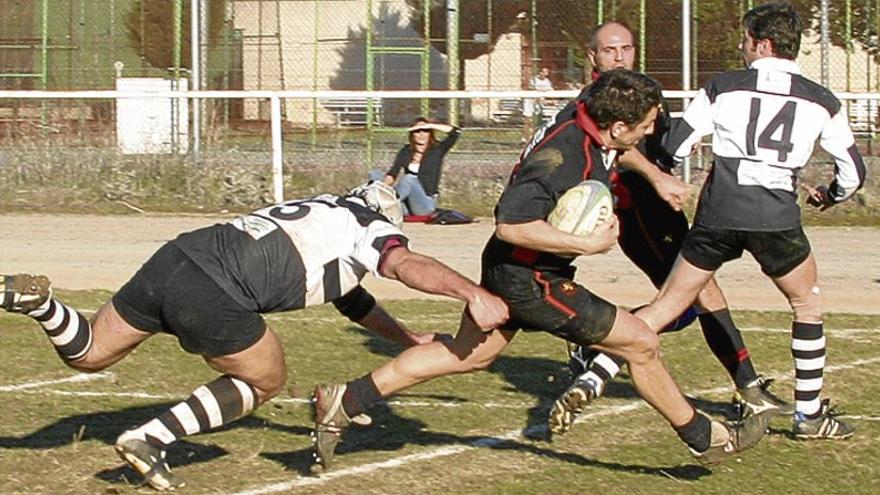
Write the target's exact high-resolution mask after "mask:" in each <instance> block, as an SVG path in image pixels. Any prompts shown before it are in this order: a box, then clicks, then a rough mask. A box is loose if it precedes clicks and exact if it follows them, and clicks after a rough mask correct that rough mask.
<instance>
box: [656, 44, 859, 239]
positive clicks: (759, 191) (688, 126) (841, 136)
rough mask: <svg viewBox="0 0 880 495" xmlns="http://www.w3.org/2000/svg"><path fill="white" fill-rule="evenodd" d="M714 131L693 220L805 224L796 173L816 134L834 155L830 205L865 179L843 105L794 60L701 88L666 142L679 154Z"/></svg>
mask: <svg viewBox="0 0 880 495" xmlns="http://www.w3.org/2000/svg"><path fill="white" fill-rule="evenodd" d="M709 134H711V135H712V153H713V167H712V171H711V173H710V175H709V177H708V179H707V182H706V184H705V186H704V188H703V192H702V194H701V196H700V206H699V209H698V211H697V215H696V218H695V219H694V223H695V224H698V225H703V226H706V227H712V228H720V229H735V230H752V231H777V230H787V229H791V228H795V227H798V226H799V225H800V208H799V207H798V205H797V180H798V173H799V171H800V170H801V169H802V168H803V167H804V166H805V165H806V164H807V161H808V160H809V159H810V156H811V155H812V153H813V148H814V145H815V142H816V140H817V139H819V144H820V146H821V147H822V148H823V149H824V150H825V151H827V152H828V153H829V154H830V155H831V157H832V158H833V160H834V163H835V173H834V180H833V181H832V183H831V185H830V187H829V194H830V197H831V200H832V201H833V202H840V201H843V200H845V199H847V198H848V197H850V196H851V195H852V194H853V193H854V192H855V191H856V190H857V189H858V188H860V187H861V185H862V183H863V182H864V179H865V165H864V162H863V161H862V157H861V155H860V154H859V151H858V149H857V148H856V145H855V140H854V138H853V134H852V130H851V129H850V127H849V123H848V121H847V114H846V111H845V109H844V108H843V107H842V106H841V104H840V101H839V100H838V99H837V98H836V97H835V96H834V95H833V94H832V93H831V91H829V90H828V89H826V88H824V87H822V86H820V85H819V84H816V83H814V82H813V81H810V80H809V79H807V78H805V77H803V76H801V75H800V69H799V68H798V66H797V64H796V63H795V62H794V61H791V60H785V59H780V58H773V57H768V58H762V59H758V60H755V61H754V62H752V65H751V66H750V67H749V69H747V70H740V71H731V72H726V73H723V74H721V75H719V76H717V77H715V78H714V79H713V80H711V81H710V82H709V83H708V84H707V85H706V87H704V88H703V89H701V90H700V91H699V93H698V94H697V96H696V98H695V99H694V100H693V102H692V103H691V104H690V105H689V106H688V107H687V109H685V112H684V115H683V116H682V119H680V120H678V121H677V122H676V123H675V124H674V125H673V126H672V128H671V130H670V132H669V133H668V134H667V135H666V137H665V139H664V145H665V147H666V149H667V150H669V152H670V153H672V154H673V155H675V157H676V158H678V159H681V158H683V157H685V156H687V155H689V154H690V152H691V148H692V147H693V146H694V144H696V143H698V142H699V141H700V139H701V138H702V137H703V136H706V135H709Z"/></svg>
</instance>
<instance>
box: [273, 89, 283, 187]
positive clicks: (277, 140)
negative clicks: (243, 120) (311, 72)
mask: <svg viewBox="0 0 880 495" xmlns="http://www.w3.org/2000/svg"><path fill="white" fill-rule="evenodd" d="M269 102H270V103H271V112H270V113H271V117H272V185H273V189H274V197H275V202H276V203H281V202H282V201H284V154H283V149H282V147H283V140H282V139H281V138H282V136H281V98H280V97H278V96H272V97H270V98H269Z"/></svg>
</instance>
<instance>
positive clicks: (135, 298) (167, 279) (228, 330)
mask: <svg viewBox="0 0 880 495" xmlns="http://www.w3.org/2000/svg"><path fill="white" fill-rule="evenodd" d="M401 221H402V213H401V211H400V203H399V201H398V199H397V194H396V193H395V192H394V190H393V189H392V188H391V187H390V186H387V185H386V184H383V183H380V182H376V183H372V184H369V185H367V186H363V187H360V188H358V189H356V190H354V191H352V193H351V194H350V195H347V196H343V197H337V196H331V195H322V196H318V197H315V198H309V199H303V200H294V201H288V202H285V203H282V204H278V205H273V206H270V207H267V208H263V209H261V210H257V211H255V212H253V213H251V214H249V215H245V216H242V217H239V218H237V219H235V220H233V221H232V222H229V223H225V224H218V225H214V226H211V227H206V228H203V229H199V230H196V231H193V232H188V233H184V234H181V235H180V236H179V237H177V239H175V240H174V241H171V242H169V243H167V244H165V245H164V246H163V247H162V248H160V249H159V250H158V251H157V252H156V253H155V254H154V255H153V256H152V257H151V258H150V259H149V260H148V261H147V262H146V263H145V264H144V265H143V267H141V269H140V270H139V271H138V272H137V273H136V274H135V275H134V277H133V278H132V279H131V280H129V281H128V282H127V283H126V284H125V285H124V286H123V287H122V288H121V289H120V290H119V292H117V293H116V294H115V295H114V296H113V298H112V299H111V301H109V302H107V303H106V304H105V305H104V306H103V307H101V309H99V310H98V312H97V313H96V314H95V316H94V318H93V319H92V321H91V323H90V322H89V321H88V320H87V319H86V318H84V317H83V316H82V315H81V314H80V313H78V312H77V311H76V310H74V309H72V308H70V307H68V306H67V305H65V304H63V303H62V302H60V301H58V300H57V299H55V298H53V297H52V291H51V288H50V284H49V280H48V279H47V278H46V277H44V276H34V275H26V274H20V275H7V276H0V289H2V291H0V297H2V298H0V307H2V308H4V309H6V310H7V311H11V312H17V313H24V314H26V315H28V316H30V317H32V318H34V319H35V320H37V321H38V322H40V324H41V325H42V326H43V328H44V329H45V330H46V333H47V335H48V336H49V338H50V339H51V341H52V344H54V346H55V348H56V350H57V351H58V354H59V355H60V357H61V358H62V359H63V360H64V362H65V363H66V364H67V365H68V366H70V367H71V368H74V369H77V370H80V371H85V372H95V371H100V370H103V369H105V368H107V367H108V366H110V365H112V364H113V363H115V362H117V361H119V360H120V359H122V358H124V357H125V356H126V355H128V354H129V353H130V352H131V351H132V350H133V349H134V348H135V347H137V346H138V345H139V344H140V343H141V342H143V341H144V340H146V339H147V338H149V337H151V336H152V335H154V334H156V333H159V332H164V333H169V334H172V335H174V336H176V337H177V339H178V341H179V343H180V345H181V347H183V349H185V350H186V351H188V352H190V353H193V354H198V355H201V356H202V357H203V358H204V359H205V362H206V363H207V364H208V365H209V366H211V368H213V369H215V370H217V371H219V372H220V373H223V376H221V377H219V378H217V379H216V380H214V381H212V382H210V383H208V384H205V385H202V386H200V387H198V388H197V389H196V390H195V391H194V392H193V394H192V395H191V396H190V397H189V398H188V399H186V400H185V401H184V402H181V403H179V404H177V405H175V406H174V407H172V408H171V409H169V410H168V411H166V412H164V413H163V414H161V415H160V416H158V417H156V418H154V419H152V420H150V421H149V422H147V423H146V424H143V425H141V426H139V427H136V428H133V429H130V430H128V431H125V432H124V433H122V435H120V436H119V438H118V439H117V441H116V450H117V452H118V453H119V455H120V456H121V457H122V458H123V459H125V460H126V461H127V462H128V463H129V464H131V466H132V467H134V468H135V469H136V470H138V471H139V472H140V473H141V474H143V475H144V476H145V478H146V480H147V482H149V484H150V485H152V486H153V487H154V488H156V489H159V490H166V489H173V488H175V487H178V486H181V485H182V483H183V482H182V481H181V480H180V479H179V478H178V477H176V476H175V475H174V474H172V473H171V471H170V469H169V467H168V464H167V462H166V461H165V451H166V449H167V447H168V446H169V445H171V444H172V443H174V442H176V441H177V440H179V439H180V438H181V437H183V436H186V435H192V434H195V433H199V432H204V431H208V430H211V429H214V428H217V427H219V426H221V425H224V424H227V423H230V422H232V421H234V420H236V419H238V418H240V417H242V416H246V415H248V414H250V413H251V412H252V411H253V410H254V409H255V408H256V407H258V406H259V405H260V404H262V403H264V402H266V401H267V400H269V399H271V398H272V397H274V396H275V395H277V394H278V393H279V392H280V391H281V389H282V387H283V385H284V382H285V380H286V378H287V368H286V365H285V363H284V351H283V349H282V347H281V342H280V341H279V339H278V337H277V336H276V335H275V333H274V332H273V331H272V330H271V329H269V328H268V327H267V326H266V323H265V321H264V320H263V318H262V316H261V314H263V313H271V312H278V311H291V310H296V309H300V308H303V307H305V306H311V305H317V304H323V303H325V302H332V303H333V304H334V305H335V306H336V307H337V308H338V309H339V310H340V312H342V313H343V314H344V315H346V316H347V317H349V318H350V319H351V320H352V321H355V322H357V323H359V324H361V325H363V326H365V327H367V328H368V329H370V330H373V331H375V332H377V333H379V334H381V335H384V336H386V337H388V338H391V339H393V340H395V341H397V342H399V343H401V344H403V345H404V346H408V347H409V346H413V345H415V344H418V343H425V342H430V341H431V340H433V338H432V337H433V335H431V334H429V335H424V336H419V335H415V334H413V333H411V332H409V330H407V328H406V327H405V326H404V325H403V324H401V323H400V322H398V321H397V320H396V319H394V318H393V317H392V316H391V315H390V314H388V313H387V312H386V311H385V310H384V309H382V307H381V306H379V305H378V304H377V303H376V300H375V299H374V298H373V296H371V295H370V294H369V293H368V292H367V291H366V290H364V288H363V287H361V285H360V281H361V279H362V278H363V277H364V276H365V275H366V274H367V273H368V272H369V273H372V274H374V275H377V276H382V277H386V278H390V279H396V280H399V281H400V282H402V283H404V284H405V285H407V286H409V287H412V288H414V289H419V290H423V291H426V292H430V293H434V294H443V295H447V296H450V297H454V298H457V299H460V300H462V301H465V302H466V303H467V309H468V312H469V314H470V315H471V316H472V317H473V318H474V320H475V321H476V322H477V323H476V324H477V325H478V326H479V327H480V328H487V329H488V328H494V327H496V326H498V325H499V324H501V323H503V322H504V321H505V320H506V319H507V307H506V305H505V304H504V302H502V301H501V300H500V299H499V298H497V297H495V296H493V295H491V294H489V293H488V292H487V291H486V290H485V289H483V288H481V287H479V286H478V285H476V284H475V283H473V282H471V281H470V280H468V279H466V278H465V277H463V276H461V275H459V274H458V273H456V272H455V271H453V270H452V269H450V268H448V267H446V266H445V265H443V264H441V263H439V262H437V261H436V260H434V259H432V258H429V257H426V256H422V255H419V254H416V253H414V252H412V251H410V250H409V249H408V247H407V246H408V239H407V238H406V237H405V236H404V235H403V233H402V232H401V231H400V230H399V228H398V227H399V224H400V222H401Z"/></svg>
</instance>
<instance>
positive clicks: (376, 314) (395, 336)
mask: <svg viewBox="0 0 880 495" xmlns="http://www.w3.org/2000/svg"><path fill="white" fill-rule="evenodd" d="M357 323H358V324H359V325H362V326H363V327H364V328H366V329H367V330H370V331H372V332H374V333H377V334H379V335H381V336H383V337H385V338H386V339H388V340H391V341H394V342H397V343H398V344H400V345H402V346H404V347H412V346H416V345H420V344H427V343H428V342H434V341H435V340H441V341H442V340H450V339H451V338H452V336H451V335H448V334H439V333H434V332H425V333H414V332H412V331H410V330H409V329H408V328H407V327H406V325H404V324H403V323H401V322H400V321H399V320H398V319H397V318H395V317H394V316H392V315H391V313H389V312H388V311H386V310H385V308H383V307H382V306H380V305H379V304H376V305H375V306H373V309H371V310H370V312H369V313H367V315H366V316H364V317H363V318H361V319H360V320H358V321H357Z"/></svg>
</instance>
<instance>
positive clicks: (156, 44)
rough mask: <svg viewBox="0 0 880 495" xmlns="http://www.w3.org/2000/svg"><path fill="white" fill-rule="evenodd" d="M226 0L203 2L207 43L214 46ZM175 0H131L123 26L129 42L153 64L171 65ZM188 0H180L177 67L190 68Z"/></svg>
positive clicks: (217, 37)
mask: <svg viewBox="0 0 880 495" xmlns="http://www.w3.org/2000/svg"><path fill="white" fill-rule="evenodd" d="M226 2H227V0H211V1H207V2H206V8H207V9H208V46H215V45H216V44H217V42H218V41H219V40H220V38H221V36H222V35H223V32H224V30H223V28H224V23H225V22H226V19H225V17H226ZM174 3H175V0H135V2H134V4H133V6H132V9H131V11H130V12H129V14H128V18H127V19H126V22H125V26H126V28H127V29H128V36H129V39H130V40H131V43H132V46H133V47H134V48H135V49H136V50H137V51H138V53H139V54H140V56H141V57H143V59H144V60H146V61H147V63H149V64H150V65H152V66H153V67H157V68H160V69H166V68H168V67H172V66H173V65H174ZM191 3H192V2H191V1H190V0H184V1H183V9H182V10H183V14H182V15H183V19H182V27H181V31H182V32H181V35H182V40H181V41H182V42H181V53H180V55H181V62H180V63H181V67H185V68H190V67H191V65H192V61H191V56H190V54H191V50H190V42H191V37H190V18H191V16H190V15H189V12H190V5H191Z"/></svg>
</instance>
